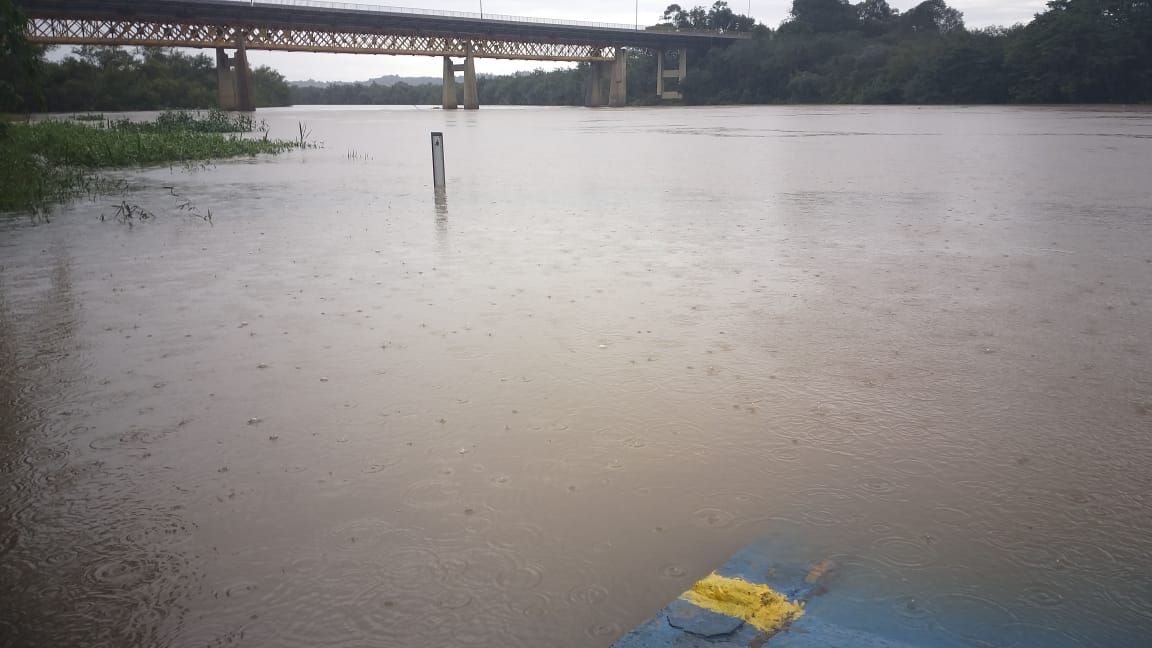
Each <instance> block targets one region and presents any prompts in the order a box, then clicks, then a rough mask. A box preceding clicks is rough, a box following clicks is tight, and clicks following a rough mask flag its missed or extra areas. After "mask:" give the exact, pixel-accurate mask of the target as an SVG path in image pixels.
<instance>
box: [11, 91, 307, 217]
mask: <svg viewBox="0 0 1152 648" xmlns="http://www.w3.org/2000/svg"><path fill="white" fill-rule="evenodd" d="M257 126H258V125H256V124H254V123H253V120H252V118H251V117H248V116H245V115H239V116H234V115H229V114H227V113H223V112H220V111H213V112H210V113H207V114H193V113H186V112H176V113H164V114H161V115H160V116H159V117H158V118H157V119H155V120H153V121H150V122H132V121H129V120H126V119H122V120H116V121H104V122H101V123H93V124H90V123H78V122H74V121H57V120H49V121H40V122H33V123H14V124H8V125H7V128H6V129H5V131H4V132H3V133H0V211H27V210H39V209H43V208H44V207H46V206H47V205H50V204H52V203H55V202H60V201H64V200H68V199H70V198H73V197H75V196H77V195H83V194H85V193H100V192H102V191H103V190H105V189H106V188H107V187H108V186H110V184H109V183H108V182H107V181H106V180H105V176H103V175H102V174H101V171H103V170H106V169H112V168H125V167H142V166H149V165H156V164H171V163H175V162H181V163H189V162H203V161H207V160H214V159H220V158H229V157H238V156H255V155H259V154H262V153H269V154H274V153H280V152H283V151H286V150H288V149H292V148H296V147H297V146H298V145H299V144H298V143H296V142H289V141H280V140H271V139H268V137H267V132H266V131H265V133H264V135H263V136H262V137H251V136H245V135H244V134H245V133H247V132H249V131H252V130H253V128H255V127H257Z"/></svg>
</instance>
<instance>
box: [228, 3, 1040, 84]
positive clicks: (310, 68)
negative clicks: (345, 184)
mask: <svg viewBox="0 0 1152 648" xmlns="http://www.w3.org/2000/svg"><path fill="white" fill-rule="evenodd" d="M919 1H920V0H888V2H889V4H890V5H892V7H893V8H894V9H899V10H901V11H906V10H908V9H911V8H912V7H914V6H916V5H917V4H919ZM481 2H483V5H484V6H483V9H484V13H485V14H488V15H491V14H503V15H508V16H532V17H540V18H566V19H569V20H582V21H590V22H610V23H621V24H633V23H634V22H635V21H636V16H637V12H638V13H639V21H640V24H654V23H656V22H658V20H659V18H660V15H661V14H663V13H664V8H665V7H667V6H668V5H669V4H671V2H672V0H580V1H578V2H561V1H559V0H541V1H539V2H531V1H529V0H474V1H473V0H402V1H393V2H380V1H376V0H358V2H355V3H356V4H364V5H389V4H390V5H392V6H403V7H417V8H421V9H438V10H444V11H467V12H479V11H480V8H481V7H480V3H481ZM729 3H730V6H731V7H732V9H733V10H734V11H736V12H737V13H744V14H749V15H751V16H753V17H754V18H756V20H758V21H759V22H762V23H764V24H765V25H768V26H769V27H773V28H775V27H776V26H777V25H779V24H780V22H781V21H783V20H784V19H785V18H786V17H787V15H788V10H789V9H790V8H791V7H792V0H751V3H749V1H748V0H734V1H733V0H729ZM679 4H681V5H682V6H685V7H691V6H695V5H696V4H701V5H705V6H711V4H712V3H711V2H710V1H701V2H699V3H696V2H692V1H691V0H680V3H679ZM949 5H950V6H952V7H954V8H956V9H959V10H960V11H963V12H964V21H965V23H967V25H968V26H969V27H987V26H989V25H1012V24H1014V23H1018V22H1023V23H1026V22H1029V21H1030V20H1032V17H1033V16H1034V15H1035V14H1037V13H1039V12H1041V11H1043V10H1044V7H1045V0H951V1H950V2H949ZM248 57H249V61H250V62H251V63H252V65H267V66H270V67H272V68H275V69H276V70H278V71H279V72H280V73H281V74H283V75H284V76H285V77H287V78H288V80H290V81H303V80H306V79H316V80H320V81H361V80H364V79H370V78H373V77H378V76H382V75H385V74H399V75H401V76H439V75H440V71H441V62H440V59H437V58H432V57H427V56H378V55H363V54H360V55H357V54H311V53H304V52H259V51H251V52H249V53H248ZM542 65H543V67H557V65H556V64H551V65H549V64H541V63H539V62H534V61H497V60H492V59H477V60H476V71H477V72H480V73H490V74H507V73H509V72H513V71H516V70H531V69H535V68H538V67H541V66H542Z"/></svg>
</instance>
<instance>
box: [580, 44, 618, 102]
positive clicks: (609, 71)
mask: <svg viewBox="0 0 1152 648" xmlns="http://www.w3.org/2000/svg"><path fill="white" fill-rule="evenodd" d="M605 82H607V85H608V88H607V92H605V88H604V85H605ZM627 103H628V55H627V54H626V53H625V52H624V50H623V49H620V50H618V51H617V52H616V60H614V61H593V62H591V63H589V64H588V79H587V81H586V82H585V86H584V105H585V106H587V107H589V108H600V107H602V106H611V107H613V108H619V107H621V106H624V105H627Z"/></svg>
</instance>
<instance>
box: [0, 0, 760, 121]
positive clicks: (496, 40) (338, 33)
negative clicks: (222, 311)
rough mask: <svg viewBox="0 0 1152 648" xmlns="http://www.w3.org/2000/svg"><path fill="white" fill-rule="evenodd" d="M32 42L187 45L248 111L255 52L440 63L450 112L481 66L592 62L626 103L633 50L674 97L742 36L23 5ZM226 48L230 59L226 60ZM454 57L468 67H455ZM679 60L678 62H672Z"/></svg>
mask: <svg viewBox="0 0 1152 648" xmlns="http://www.w3.org/2000/svg"><path fill="white" fill-rule="evenodd" d="M16 4H17V5H18V6H19V7H20V8H21V9H22V10H23V11H24V12H25V14H27V16H28V18H29V22H28V25H27V33H28V38H29V40H30V41H31V42H33V43H37V44H43V45H120V46H145V47H190V48H202V49H214V50H215V51H216V62H217V72H218V78H219V85H220V90H219V93H220V94H219V99H220V105H221V108H224V109H226V110H253V109H254V108H255V106H254V103H253V100H252V87H251V72H250V70H249V66H248V57H247V51H248V50H274V51H291V52H334V53H345V54H399V55H413V56H438V57H443V59H444V90H443V107H444V108H446V109H453V108H456V107H457V106H458V105H459V102H458V101H457V98H456V72H458V71H463V72H464V107H465V108H470V109H475V108H479V106H480V102H479V97H478V95H477V92H476V68H475V59H477V58H494V59H519V60H529V61H578V62H586V63H588V64H589V65H590V71H591V73H590V74H589V75H588V81H587V87H586V89H585V99H586V101H585V103H586V104H587V105H589V106H603V105H609V106H623V105H624V103H625V98H626V96H627V66H626V61H627V58H626V50H627V49H628V48H641V49H649V50H654V51H656V52H657V54H658V57H657V58H658V62H659V65H658V69H657V93H658V95H659V96H660V97H662V98H666V99H676V98H679V92H678V83H679V81H680V80H682V79H683V78H684V75H685V74H686V71H687V70H686V60H687V52H688V50H704V49H708V48H710V47H715V46H723V45H727V44H729V43H731V42H733V41H734V40H735V39H737V38H740V37H742V35H737V34H730V33H729V34H722V33H717V32H683V31H674V30H671V29H668V28H663V27H656V28H640V27H638V26H636V25H618V24H608V23H593V22H578V21H566V20H555V19H543V18H522V17H518V16H502V15H492V14H472V13H460V12H449V11H434V10H421V9H408V8H403V7H378V6H372V5H358V4H347V3H339V2H322V1H318V0H16ZM229 52H231V54H229ZM454 59H463V63H456V62H455V61H454ZM669 61H674V64H673V65H668V62H669Z"/></svg>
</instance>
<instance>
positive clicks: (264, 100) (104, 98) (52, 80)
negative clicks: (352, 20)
mask: <svg viewBox="0 0 1152 648" xmlns="http://www.w3.org/2000/svg"><path fill="white" fill-rule="evenodd" d="M40 66H41V73H40V75H41V83H42V87H43V93H44V110H46V111H48V112H70V111H80V110H106V111H120V110H162V109H166V108H186V109H205V108H215V107H216V106H217V87H218V84H217V76H216V61H215V60H213V59H212V58H209V57H208V56H206V55H204V54H196V55H189V54H185V53H183V52H181V51H178V50H173V49H165V48H158V47H150V48H138V49H136V50H134V51H129V50H123V49H119V48H115V47H78V48H76V49H75V50H73V54H72V55H71V56H68V57H66V58H65V59H64V60H62V61H59V62H52V61H43V62H42V63H41V64H40ZM252 94H253V98H254V99H255V100H256V105H257V106H259V107H267V106H286V105H288V103H289V96H288V83H287V82H286V81H285V80H284V77H283V76H281V75H280V73H279V72H276V71H275V70H273V69H271V68H269V67H266V66H260V67H257V68H254V69H253V70H252Z"/></svg>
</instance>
